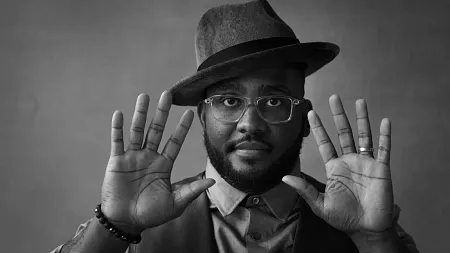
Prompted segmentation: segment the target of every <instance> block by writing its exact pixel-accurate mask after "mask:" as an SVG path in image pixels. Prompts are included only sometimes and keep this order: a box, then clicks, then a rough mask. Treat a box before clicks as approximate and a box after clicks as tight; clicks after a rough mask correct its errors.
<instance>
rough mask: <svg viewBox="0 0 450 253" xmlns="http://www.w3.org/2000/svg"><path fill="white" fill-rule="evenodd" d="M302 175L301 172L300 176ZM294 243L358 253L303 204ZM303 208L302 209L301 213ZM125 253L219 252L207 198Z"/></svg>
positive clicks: (301, 249)
mask: <svg viewBox="0 0 450 253" xmlns="http://www.w3.org/2000/svg"><path fill="white" fill-rule="evenodd" d="M203 173H204V172H202V173H200V174H199V175H197V176H195V177H190V178H186V179H184V180H182V182H183V183H188V182H192V181H195V180H198V179H200V178H201V177H202V175H203ZM302 174H303V173H302ZM303 175H304V176H305V178H306V179H307V181H308V182H309V183H311V184H313V185H314V186H315V187H316V188H317V189H318V190H319V191H320V192H324V191H325V185H324V184H323V183H320V182H318V181H317V180H315V179H314V178H312V177H310V176H308V175H306V174H303ZM303 206H304V207H305V208H302V210H301V211H300V212H301V213H300V215H299V222H298V225H297V230H296V234H295V240H294V249H293V252H294V253H328V252H329V253H331V252H333V253H335V252H339V253H358V252H359V251H358V249H357V248H356V246H355V244H354V243H353V241H352V240H351V239H350V238H349V237H348V236H347V235H346V234H345V233H343V232H340V231H339V230H337V229H335V228H333V227H332V226H330V225H328V224H327V223H326V222H325V221H323V220H322V219H321V218H319V217H317V216H316V215H315V214H314V213H313V212H312V210H311V209H310V208H309V206H308V205H307V204H305V205H303ZM303 209H304V210H303ZM128 252H129V253H175V252H177V253H179V252H195V253H219V251H218V248H217V245H216V241H215V237H214V230H213V223H212V217H211V213H210V210H209V199H208V196H207V194H206V192H203V193H202V194H201V195H200V196H199V197H198V198H197V199H195V200H194V201H193V202H192V203H191V205H189V207H188V208H187V209H186V210H185V211H184V213H183V214H182V215H181V216H180V217H178V218H176V219H174V220H171V221H169V222H167V223H165V224H163V225H161V226H158V227H155V228H151V229H147V230H146V231H145V232H144V233H143V234H142V240H141V242H140V243H139V244H131V245H130V246H129V248H128Z"/></svg>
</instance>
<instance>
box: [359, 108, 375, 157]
mask: <svg viewBox="0 0 450 253" xmlns="http://www.w3.org/2000/svg"><path fill="white" fill-rule="evenodd" d="M356 124H357V126H358V146H359V147H360V148H373V142H372V130H371V129H370V122H369V113H368V112H367V103H366V101H365V100H364V99H358V100H357V101H356ZM360 154H361V155H366V156H370V157H373V152H369V151H361V152H360Z"/></svg>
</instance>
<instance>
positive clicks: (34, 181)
mask: <svg viewBox="0 0 450 253" xmlns="http://www.w3.org/2000/svg"><path fill="white" fill-rule="evenodd" d="M238 2H244V1H237V0H232V1H231V0H230V1H225V0H216V1H207V0H183V1H181V0H180V1H175V0H170V1H169V0H166V1H151V0H147V1H119V0H109V1H106V0H96V1H87V0H77V1H75V0H45V1H44V0H42V1H31V0H30V1H21V0H17V1H13V0H11V1H5V0H1V1H0V113H1V118H0V140H1V152H0V154H1V158H0V166H1V170H0V171H1V172H0V173H1V176H0V196H1V201H0V204H1V209H0V212H1V215H0V223H1V228H0V245H1V246H0V252H48V251H50V250H51V249H53V248H54V247H56V246H58V245H59V244H62V243H64V242H65V241H67V240H68V239H69V238H71V237H72V236H73V233H74V232H75V230H76V228H77V227H78V225H79V224H80V223H83V222H85V221H86V220H87V219H89V218H90V217H92V216H93V209H94V207H95V205H96V204H97V203H99V201H100V190H101V185H102V181H103V176H104V172H105V166H106V164H107V161H108V156H109V151H110V146H109V144H110V122H111V116H112V113H113V112H114V110H116V109H117V110H121V111H122V112H123V113H124V119H125V129H126V131H125V133H126V136H128V129H129V126H130V123H131V117H132V112H133V109H134V105H135V101H136V98H137V96H138V95H139V94H140V93H147V94H149V95H150V97H151V105H150V113H149V116H152V115H153V113H154V111H155V105H156V101H157V100H158V98H159V96H160V94H161V92H163V91H164V90H165V89H168V88H169V87H170V86H171V85H173V84H174V83H175V82H176V81H178V80H179V79H181V78H183V77H185V76H186V75H188V74H191V73H193V72H195V69H196V65H195V52H194V32H195V30H196V27H197V24H198V21H199V19H200V17H201V15H202V14H203V13H204V12H205V11H206V10H208V9H209V8H211V7H213V6H216V5H219V4H224V3H238ZM271 4H272V6H273V8H274V9H275V11H276V12H277V13H278V14H279V15H280V16H281V17H282V18H283V19H284V20H285V21H286V22H287V23H288V24H289V25H290V26H291V27H292V28H293V30H294V31H295V33H296V34H297V36H298V37H299V39H300V40H301V41H302V42H308V41H330V42H334V43H336V44H338V45H339V46H340V47H341V53H340V55H339V56H338V57H337V58H336V59H335V60H334V61H333V62H332V63H330V64H329V65H327V66H326V67H324V68H323V69H321V70H320V71H319V72H317V73H316V74H315V75H313V76H311V77H309V78H307V84H306V97H308V98H309V99H311V100H312V103H313V106H314V108H315V110H316V111H317V112H318V114H319V116H320V117H321V118H322V121H323V123H324V125H325V127H326V129H327V130H328V132H329V134H330V136H331V137H332V138H333V141H334V142H335V143H338V142H337V135H336V130H335V126H334V122H333V119H332V117H331V113H330V109H329V104H328V98H329V97H330V96H331V95H332V94H338V95H340V97H341V98H342V101H343V103H344V106H345V108H346V110H347V113H348V116H349V119H350V121H351V124H352V126H353V128H354V130H355V129H356V128H355V101H356V100H357V99H359V98H365V99H366V101H367V103H368V108H369V113H370V120H371V125H372V130H373V135H374V142H375V145H377V144H378V134H379V125H380V121H381V119H382V118H384V117H388V118H389V119H391V121H392V155H391V168H392V177H393V183H394V190H395V202H396V203H397V204H398V205H399V206H400V207H401V209H402V211H401V216H400V223H401V225H402V226H403V227H404V228H405V230H406V231H407V232H408V233H409V234H411V235H412V236H413V238H414V239H415V241H416V243H417V246H418V248H419V250H420V251H421V252H442V253H446V252H450V246H449V243H448V239H449V238H450V232H449V225H450V219H449V217H448V213H449V212H450V197H449V193H450V190H449V182H448V180H449V177H450V166H449V163H448V159H449V148H448V147H449V141H450V138H449V133H448V131H449V130H450V118H449V108H450V99H449V95H450V93H449V91H450V89H449V84H450V64H449V63H448V60H449V58H450V53H449V46H450V35H449V33H450V15H449V13H450V2H449V1H445V0H442V1H439V0H430V1H408V0H396V1H388V0H383V1H361V0H341V1H335V0H323V1H317V0H295V1H294V0H292V1H288V0H278V1H271ZM190 109H195V108H190ZM184 110H186V108H181V107H176V106H174V107H173V109H172V110H171V115H170V117H169V121H168V124H167V130H166V132H165V137H164V139H163V143H164V142H165V140H166V139H167V137H168V135H169V134H170V133H171V132H172V131H173V130H174V128H175V125H176V123H177V122H178V119H179V118H180V116H181V115H182V113H183V112H184ZM205 159H206V155H205V150H204V147H203V140H202V135H201V128H200V125H199V122H198V119H197V118H196V119H195V122H194V124H193V126H192V128H191V130H190V132H189V134H188V136H187V139H186V141H185V145H184V146H183V148H182V150H181V152H180V155H179V157H178V159H177V160H176V163H175V167H174V172H173V175H172V178H173V180H174V181H178V180H180V179H182V178H184V177H188V176H193V175H196V174H197V173H199V172H201V171H202V170H203V169H204V165H205ZM301 161H302V169H303V171H304V172H306V173H308V174H310V175H312V176H314V177H316V178H317V179H319V180H321V181H323V180H324V179H325V173H324V165H323V162H322V160H321V158H320V154H319V152H318V148H317V145H316V143H315V140H314V138H313V137H312V136H310V137H308V138H307V139H306V140H305V145H304V148H303V153H302V155H301Z"/></svg>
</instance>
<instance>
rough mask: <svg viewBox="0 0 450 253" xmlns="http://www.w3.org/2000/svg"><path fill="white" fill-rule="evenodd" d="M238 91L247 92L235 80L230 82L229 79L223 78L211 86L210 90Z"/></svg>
mask: <svg viewBox="0 0 450 253" xmlns="http://www.w3.org/2000/svg"><path fill="white" fill-rule="evenodd" d="M230 90H232V91H238V92H240V93H242V94H245V93H247V89H246V88H245V87H244V86H243V85H242V84H240V83H236V82H232V81H231V82H230V80H225V81H222V82H220V83H218V84H216V85H214V86H213V87H211V91H212V92H213V93H215V92H218V91H230Z"/></svg>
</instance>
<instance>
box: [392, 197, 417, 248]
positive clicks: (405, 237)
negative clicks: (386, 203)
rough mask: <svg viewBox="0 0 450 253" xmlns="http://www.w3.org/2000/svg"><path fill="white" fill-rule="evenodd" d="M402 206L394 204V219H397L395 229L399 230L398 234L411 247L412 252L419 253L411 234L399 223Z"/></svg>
mask: <svg viewBox="0 0 450 253" xmlns="http://www.w3.org/2000/svg"><path fill="white" fill-rule="evenodd" d="M400 211H401V210H400V207H399V206H398V205H395V206H394V220H395V229H396V230H397V234H398V236H399V237H400V239H401V240H402V242H403V244H404V245H405V246H406V247H407V248H408V249H409V251H410V252H411V253H419V250H418V249H417V247H416V243H415V242H414V240H413V238H412V236H411V235H409V234H407V233H406V232H405V230H404V229H403V228H402V227H401V226H400V225H399V224H398V219H399V218H400Z"/></svg>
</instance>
